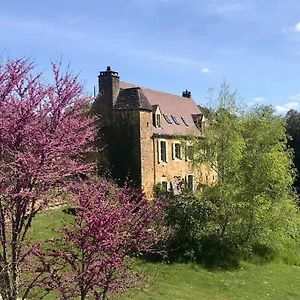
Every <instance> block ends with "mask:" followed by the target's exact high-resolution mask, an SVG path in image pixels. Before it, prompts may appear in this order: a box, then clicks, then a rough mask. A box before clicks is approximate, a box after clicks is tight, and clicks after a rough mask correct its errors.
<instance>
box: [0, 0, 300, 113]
mask: <svg viewBox="0 0 300 300" xmlns="http://www.w3.org/2000/svg"><path fill="white" fill-rule="evenodd" d="M0 2H1V6H0V7H1V10H0V56H1V57H2V60H3V57H4V58H10V59H15V58H20V57H29V58H31V59H32V60H34V61H35V63H36V65H37V68H38V69H39V70H41V71H43V73H44V75H45V77H46V78H48V77H49V76H50V71H51V66H50V64H51V61H54V62H55V61H60V60H62V61H63V63H64V64H66V65H67V64H70V65H71V69H72V70H73V71H74V73H79V78H80V80H81V81H82V83H83V84H84V87H85V90H86V91H87V93H90V94H92V93H93V87H94V86H97V76H98V74H99V71H102V70H105V69H106V66H108V65H110V66H111V68H112V69H113V70H115V71H118V72H119V75H120V78H121V80H122V81H125V82H130V83H135V84H137V85H139V86H143V87H148V88H152V89H156V90H161V91H166V92H170V93H173V94H179V95H180V94H181V93H182V91H183V90H185V89H188V90H190V91H191V92H192V96H193V98H194V99H195V101H196V102H197V103H198V104H201V105H208V104H209V103H208V100H207V99H208V90H209V89H213V91H214V95H217V93H218V91H219V89H220V86H221V84H222V82H223V81H224V80H226V82H227V83H228V84H229V85H230V87H231V89H232V90H234V91H237V93H238V95H239V96H240V97H241V98H242V99H243V101H244V102H245V103H246V104H250V105H251V104H266V105H269V104H272V105H273V107H274V109H275V110H276V111H277V113H281V114H284V113H286V112H287V111H288V110H289V109H292V108H293V109H298V110H300V1H299V0H285V1H282V0H251V1H250V0H249V1H248V0H243V1H241V0H240V1H237V0H231V1H229V0H206V1H205V0H109V1H105V0H85V1H76V0H72V1H70V0H59V1H58V0H52V1H33V0H26V1H21V0H10V1H3V0H2V1H0Z"/></svg>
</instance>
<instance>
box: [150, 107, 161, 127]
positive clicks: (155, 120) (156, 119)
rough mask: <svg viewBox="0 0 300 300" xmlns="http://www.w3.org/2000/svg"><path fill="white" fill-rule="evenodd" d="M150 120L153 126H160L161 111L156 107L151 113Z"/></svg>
mask: <svg viewBox="0 0 300 300" xmlns="http://www.w3.org/2000/svg"><path fill="white" fill-rule="evenodd" d="M152 122H153V126H154V127H161V113H160V110H159V108H158V107H157V108H156V109H155V111H154V112H153V114H152Z"/></svg>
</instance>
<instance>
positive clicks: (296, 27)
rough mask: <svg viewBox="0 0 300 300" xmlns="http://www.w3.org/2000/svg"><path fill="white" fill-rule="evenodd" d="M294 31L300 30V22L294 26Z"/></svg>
mask: <svg viewBox="0 0 300 300" xmlns="http://www.w3.org/2000/svg"><path fill="white" fill-rule="evenodd" d="M293 30H294V31H297V32H300V22H298V23H297V24H296V25H295V26H294V28H293Z"/></svg>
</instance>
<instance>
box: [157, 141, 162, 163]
mask: <svg viewBox="0 0 300 300" xmlns="http://www.w3.org/2000/svg"><path fill="white" fill-rule="evenodd" d="M160 153H161V149H160V140H157V161H158V163H160V162H161V156H160Z"/></svg>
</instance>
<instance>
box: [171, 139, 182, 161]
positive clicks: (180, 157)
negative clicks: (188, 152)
mask: <svg viewBox="0 0 300 300" xmlns="http://www.w3.org/2000/svg"><path fill="white" fill-rule="evenodd" d="M176 145H179V147H180V153H179V157H177V156H176ZM172 159H173V160H182V145H181V143H180V142H178V141H175V142H173V143H172Z"/></svg>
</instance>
